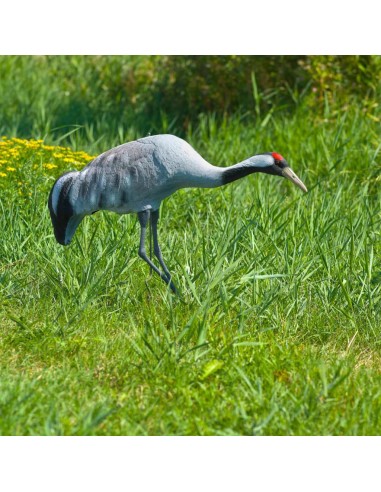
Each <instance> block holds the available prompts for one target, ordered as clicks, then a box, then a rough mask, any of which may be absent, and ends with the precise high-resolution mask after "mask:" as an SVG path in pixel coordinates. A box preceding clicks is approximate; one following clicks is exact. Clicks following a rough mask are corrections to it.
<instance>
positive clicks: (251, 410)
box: [0, 56, 381, 435]
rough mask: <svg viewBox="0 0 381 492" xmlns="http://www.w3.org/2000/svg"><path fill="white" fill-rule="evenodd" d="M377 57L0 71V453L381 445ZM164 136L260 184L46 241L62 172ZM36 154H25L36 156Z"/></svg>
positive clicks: (81, 60) (19, 62)
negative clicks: (159, 260) (157, 218)
mask: <svg viewBox="0 0 381 492" xmlns="http://www.w3.org/2000/svg"><path fill="white" fill-rule="evenodd" d="M380 72H381V62H380V57H360V56H356V57H355V56H353V57H333V56H332V57H275V56H274V57H247V56H235V57H211V56H210V57H209V56H207V57H154V56H152V57H95V56H94V57H92V56H91V57H0V75H1V76H0V106H1V113H0V128H1V134H3V135H4V137H3V138H2V139H1V141H0V193H1V195H0V208H1V216H0V309H1V311H0V323H1V324H0V330H1V331H0V350H1V358H0V369H1V376H0V415H1V418H0V432H1V433H2V434H249V435H253V434H255V435H260V434H287V435H290V434H291V435H293V434H379V433H380V428H381V415H380V403H381V391H380V383H381V374H380V355H379V346H380V342H381V336H380V325H381V322H380V316H379V313H380V308H381V287H380V279H381V261H380V222H381V208H380V193H379V183H380V179H381V178H380V175H381V172H380V171H381V162H380V154H379V151H380V148H381V145H380V128H379V126H380V123H379V122H380V119H379V118H380V108H379V96H380V80H381V78H380V75H381V73H380ZM167 131H169V132H171V133H175V134H177V135H179V136H183V137H185V138H186V139H187V140H188V141H189V142H190V143H191V144H192V145H193V146H194V147H195V148H196V149H197V150H198V151H199V152H200V153H201V154H202V155H203V156H204V157H205V158H207V159H208V160H209V161H210V162H213V163H215V164H218V165H229V164H232V163H234V162H238V161H239V160H242V159H244V158H245V157H247V156H249V155H252V154H254V153H256V152H261V151H262V152H263V151H270V150H276V151H278V152H281V153H282V154H284V155H285V156H286V158H287V159H288V160H289V161H290V163H291V164H292V166H293V168H294V170H295V171H296V172H297V173H298V175H300V177H301V178H302V179H303V180H304V181H305V183H306V184H307V187H308V188H309V193H308V194H306V195H303V194H301V192H300V190H298V189H296V188H293V187H292V186H291V185H290V183H287V182H285V181H283V180H279V179H276V178H274V177H269V176H265V175H263V176H259V175H257V176H252V177H250V178H247V179H245V180H242V181H240V182H237V183H234V184H232V185H230V186H229V187H226V189H219V190H182V191H181V192H178V193H177V194H176V195H174V196H173V197H172V198H170V199H168V200H166V201H165V202H164V204H163V207H162V218H161V225H160V231H161V242H162V245H163V250H164V251H163V252H164V256H165V258H167V260H168V261H167V263H168V264H169V266H170V267H171V270H172V271H173V273H174V279H175V282H176V284H177V285H178V286H179V287H180V290H181V295H180V296H179V297H175V296H173V295H172V294H171V293H170V292H167V290H166V289H165V286H164V285H163V283H162V282H161V281H160V280H159V279H157V278H155V277H152V278H151V277H150V276H149V271H148V269H147V266H146V265H145V264H144V263H143V262H142V261H140V260H139V259H138V258H137V254H136V252H137V245H138V227H137V225H136V217H134V216H122V217H118V216H116V215H113V214H107V213H103V214H97V215H96V216H92V217H89V218H87V219H86V220H85V221H84V222H83V224H81V226H80V229H79V230H78V231H77V233H76V236H75V240H74V241H73V244H72V245H71V246H70V247H69V248H62V247H60V246H59V245H58V244H57V243H55V241H54V237H53V234H52V229H51V224H50V219H49V216H48V210H47V207H46V200H47V194H48V191H49V189H50V187H51V186H52V183H53V181H54V179H55V177H57V176H58V175H59V174H61V173H62V172H63V171H64V170H66V169H72V168H74V167H76V168H80V167H81V166H83V165H84V164H85V163H86V162H88V160H90V159H91V156H93V155H96V154H97V153H99V152H101V151H103V150H105V149H107V148H109V147H110V146H112V145H116V144H119V143H122V142H124V141H126V140H129V139H132V138H135V137H136V136H142V135H146V134H147V133H156V132H167ZM31 139H34V140H31Z"/></svg>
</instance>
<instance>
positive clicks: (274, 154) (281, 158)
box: [271, 152, 284, 161]
mask: <svg viewBox="0 0 381 492" xmlns="http://www.w3.org/2000/svg"><path fill="white" fill-rule="evenodd" d="M271 155H272V156H273V157H274V159H275V160H276V161H284V158H283V157H282V156H281V155H280V154H277V153H276V152H271Z"/></svg>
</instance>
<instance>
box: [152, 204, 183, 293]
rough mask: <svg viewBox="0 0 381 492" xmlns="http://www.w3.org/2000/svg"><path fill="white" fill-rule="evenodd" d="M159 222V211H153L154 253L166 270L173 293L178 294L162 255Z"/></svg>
mask: <svg viewBox="0 0 381 492" xmlns="http://www.w3.org/2000/svg"><path fill="white" fill-rule="evenodd" d="M158 221H159V210H153V211H152V212H151V226H152V234H153V251H154V253H155V256H156V258H157V259H158V260H159V263H160V265H161V267H162V269H163V270H164V273H165V275H166V276H167V279H168V283H169V286H170V287H171V289H172V290H173V292H175V293H176V292H177V290H176V287H175V286H174V284H173V282H172V280H171V277H172V276H171V274H170V273H169V270H168V267H167V265H166V264H165V263H164V259H163V255H162V254H161V249H160V246H159V240H158V237H157V223H158Z"/></svg>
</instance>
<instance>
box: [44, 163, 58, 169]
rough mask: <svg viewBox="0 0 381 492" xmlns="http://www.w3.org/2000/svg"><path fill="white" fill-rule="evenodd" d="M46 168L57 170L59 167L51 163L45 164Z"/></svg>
mask: <svg viewBox="0 0 381 492" xmlns="http://www.w3.org/2000/svg"><path fill="white" fill-rule="evenodd" d="M44 167H45V168H46V169H55V168H56V167H58V166H56V165H55V164H51V163H50V162H49V163H48V164H45V166H44Z"/></svg>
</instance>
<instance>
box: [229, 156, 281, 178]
mask: <svg viewBox="0 0 381 492" xmlns="http://www.w3.org/2000/svg"><path fill="white" fill-rule="evenodd" d="M272 163H273V159H272V158H271V156H269V155H268V154H258V155H254V156H253V157H249V159H246V160H244V161H242V162H239V163H238V164H235V165H234V166H230V167H227V168H225V169H221V175H222V176H221V177H222V185H225V184H228V183H231V182H232V181H236V180H237V179H241V178H244V177H245V176H248V175H249V174H252V173H258V172H262V173H267V172H268V170H269V169H270V167H271V164H272Z"/></svg>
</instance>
